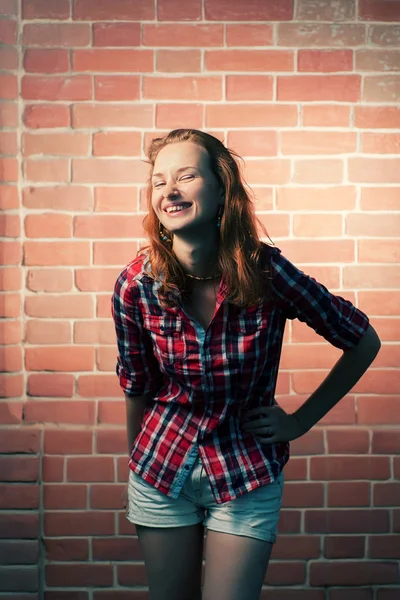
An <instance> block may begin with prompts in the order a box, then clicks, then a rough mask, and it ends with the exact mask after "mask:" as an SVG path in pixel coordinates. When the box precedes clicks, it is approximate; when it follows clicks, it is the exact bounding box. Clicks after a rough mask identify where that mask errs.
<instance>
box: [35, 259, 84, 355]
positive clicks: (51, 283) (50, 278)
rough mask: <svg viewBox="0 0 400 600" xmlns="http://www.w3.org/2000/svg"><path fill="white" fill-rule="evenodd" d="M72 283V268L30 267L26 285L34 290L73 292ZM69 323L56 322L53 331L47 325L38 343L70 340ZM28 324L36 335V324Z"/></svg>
mask: <svg viewBox="0 0 400 600" xmlns="http://www.w3.org/2000/svg"><path fill="white" fill-rule="evenodd" d="M72 285H73V273H72V269H71V270H70V269H63V270H62V272H60V270H58V271H57V270H56V269H43V270H42V269H29V271H28V275H27V279H26V287H27V289H28V290H31V291H32V292H39V291H40V292H72ZM36 325H37V323H36ZM47 325H49V324H47ZM68 325H69V324H68V323H64V324H62V323H58V324H57V323H54V326H55V327H54V330H53V331H51V330H50V327H47V330H46V325H45V326H44V331H43V336H42V337H40V335H39V336H37V337H38V340H39V341H38V342H36V343H39V344H40V343H45V339H50V340H53V341H54V340H56V341H58V342H61V341H65V342H69V341H70V328H69V326H68ZM27 326H28V327H29V326H31V333H32V334H33V335H34V336H35V334H37V333H38V330H37V328H36V331H35V325H34V324H32V325H31V324H30V323H29V324H28V325H27ZM59 336H60V337H59Z"/></svg>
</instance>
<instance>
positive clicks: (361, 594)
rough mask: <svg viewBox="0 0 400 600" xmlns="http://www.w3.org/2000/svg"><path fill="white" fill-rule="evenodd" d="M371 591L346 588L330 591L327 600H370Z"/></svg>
mask: <svg viewBox="0 0 400 600" xmlns="http://www.w3.org/2000/svg"><path fill="white" fill-rule="evenodd" d="M372 594H373V591H372V590H371V589H367V588H359V589H357V588H355V587H353V586H351V587H348V588H336V589H331V590H330V594H329V600H372Z"/></svg>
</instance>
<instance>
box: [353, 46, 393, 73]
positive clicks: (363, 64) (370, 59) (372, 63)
mask: <svg viewBox="0 0 400 600" xmlns="http://www.w3.org/2000/svg"><path fill="white" fill-rule="evenodd" d="M399 61H400V52H399V50H378V49H377V48H374V49H373V50H372V49H370V50H357V51H356V70H357V71H385V72H387V71H398V70H399V65H400V62H399Z"/></svg>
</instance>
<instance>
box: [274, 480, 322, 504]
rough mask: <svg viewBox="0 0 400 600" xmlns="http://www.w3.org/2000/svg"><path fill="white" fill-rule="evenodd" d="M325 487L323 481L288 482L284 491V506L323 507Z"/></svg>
mask: <svg viewBox="0 0 400 600" xmlns="http://www.w3.org/2000/svg"><path fill="white" fill-rule="evenodd" d="M323 505H324V487H323V485H322V483H310V482H307V483H286V484H285V487H284V492H283V501H282V506H283V507H284V508H303V507H306V506H307V507H317V508H319V507H322V506H323Z"/></svg>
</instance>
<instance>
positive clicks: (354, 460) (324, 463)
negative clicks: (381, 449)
mask: <svg viewBox="0 0 400 600" xmlns="http://www.w3.org/2000/svg"><path fill="white" fill-rule="evenodd" d="M310 477H311V479H317V480H325V481H326V480H330V479H387V478H388V477H390V464H389V458H388V457H384V456H340V457H339V456H338V457H336V456H329V457H325V456H312V457H311V459H310Z"/></svg>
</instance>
